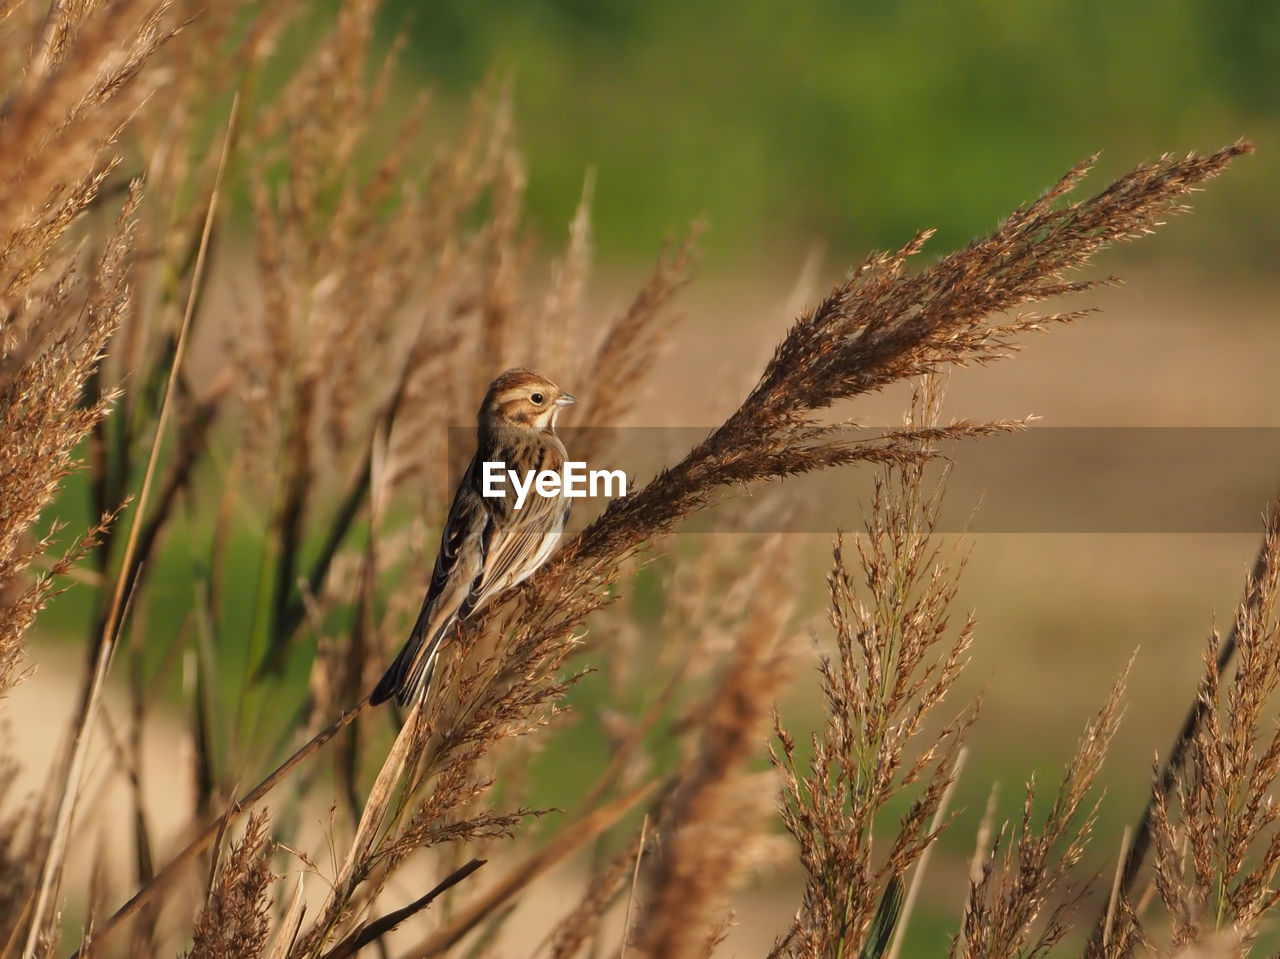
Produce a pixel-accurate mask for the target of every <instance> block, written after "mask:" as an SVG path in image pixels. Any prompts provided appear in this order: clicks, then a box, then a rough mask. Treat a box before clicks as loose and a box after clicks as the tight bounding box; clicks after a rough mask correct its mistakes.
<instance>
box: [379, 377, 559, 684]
mask: <svg viewBox="0 0 1280 959" xmlns="http://www.w3.org/2000/svg"><path fill="white" fill-rule="evenodd" d="M574 402H575V400H574V398H573V397H572V396H570V395H569V394H567V393H564V392H562V391H561V390H560V389H559V388H558V387H557V386H556V385H555V384H554V383H552V382H551V381H550V380H547V379H546V378H544V377H542V376H539V375H538V374H537V373H534V372H531V371H530V370H525V369H516V370H508V371H507V372H505V373H503V374H502V375H501V376H499V377H498V378H497V379H496V380H494V381H493V383H492V384H490V386H489V390H488V392H487V393H486V394H485V398H484V402H483V403H482V404H481V406H480V412H479V415H478V417H477V427H476V454H475V456H474V457H473V458H472V460H471V465H470V466H469V467H467V471H466V473H465V474H463V477H462V481H461V482H460V483H459V484H458V489H457V491H456V492H455V493H454V496H453V505H452V506H451V507H450V508H449V517H448V519H447V520H446V521H445V525H444V531H443V532H442V534H441V536H440V551H439V553H437V555H436V565H435V570H434V572H433V573H432V575H431V583H430V585H429V586H428V588H427V595H426V598H425V599H424V600H423V602H422V610H421V612H419V613H418V620H417V622H416V623H415V624H414V627H413V632H412V633H410V634H409V640H408V642H406V643H405V646H404V649H402V650H401V651H400V655H399V656H397V657H396V659H395V662H393V663H392V664H391V668H390V669H388V670H387V672H386V674H385V675H384V676H383V677H382V679H381V680H380V681H379V683H378V685H377V687H376V688H375V689H374V691H373V694H372V696H371V697H370V698H371V701H372V702H373V704H374V705H377V704H378V703H381V702H383V701H385V700H387V699H390V698H392V697H393V696H394V697H395V700H396V702H397V703H398V704H399V705H400V706H402V707H408V706H410V705H412V704H413V703H414V702H416V701H417V700H419V699H420V698H421V697H422V696H423V695H424V694H425V692H426V689H427V686H428V684H429V683H430V681H431V675H432V673H433V672H434V670H435V664H436V658H437V657H438V656H439V653H440V645H441V643H442V642H443V641H444V640H445V638H446V637H447V636H448V635H449V633H450V632H451V630H452V629H453V627H454V625H455V624H456V623H457V622H458V621H459V620H462V619H466V618H467V617H468V616H470V615H471V614H472V613H474V612H476V611H477V610H479V609H482V608H483V607H484V606H485V605H486V604H487V603H489V602H490V601H491V600H492V599H494V598H495V597H496V596H498V595H500V594H501V593H503V592H505V591H506V590H508V589H510V588H511V587H513V586H515V585H516V584H518V583H520V582H522V581H523V580H525V579H526V578H528V577H529V576H530V575H532V573H533V572H534V571H535V570H536V569H537V568H538V567H539V566H541V565H542V564H543V563H545V562H546V561H547V559H548V557H550V555H551V553H552V552H553V551H554V550H555V548H556V544H557V543H558V542H559V539H560V534H561V532H562V531H563V530H564V524H565V520H566V519H567V517H568V514H569V505H570V500H568V499H566V498H564V497H563V496H559V497H544V496H540V495H538V493H537V492H536V491H535V490H533V489H530V491H529V494H528V497H527V499H526V500H525V501H524V505H523V507H522V508H521V509H518V510H517V509H515V493H514V491H513V490H512V488H511V485H510V483H507V484H505V485H504V487H503V489H504V490H505V493H506V495H505V496H504V497H486V496H484V495H483V490H484V472H483V471H484V463H485V462H501V463H504V464H506V468H507V469H513V470H517V471H519V473H520V474H521V476H524V475H525V474H526V472H527V471H529V470H534V471H539V470H556V471H559V470H560V468H561V466H562V465H563V464H564V461H565V457H566V453H565V449H564V445H563V444H562V443H561V442H560V438H559V437H558V436H556V433H555V425H556V416H557V415H558V414H559V412H560V411H561V410H562V409H563V408H564V407H566V406H570V405H572V404H573V403H574Z"/></svg>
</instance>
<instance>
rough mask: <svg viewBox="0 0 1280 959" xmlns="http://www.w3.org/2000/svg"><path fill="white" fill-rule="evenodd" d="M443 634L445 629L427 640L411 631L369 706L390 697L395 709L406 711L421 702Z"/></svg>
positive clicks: (372, 695)
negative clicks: (393, 698)
mask: <svg viewBox="0 0 1280 959" xmlns="http://www.w3.org/2000/svg"><path fill="white" fill-rule="evenodd" d="M447 632H448V630H447V629H440V630H437V631H436V633H435V635H434V636H431V637H429V638H428V637H427V636H426V635H425V634H422V633H419V632H418V631H417V630H414V633H413V635H412V636H410V637H409V641H408V642H407V643H405V644H404V649H402V650H400V655H399V656H397V657H396V660H395V662H394V663H392V664H391V668H390V669H388V670H387V671H386V672H385V673H384V674H383V676H382V679H380V680H378V685H377V686H375V687H374V690H373V693H372V694H371V695H370V697H369V702H370V704H371V705H374V706H376V705H378V704H379V703H381V702H385V701H386V700H388V699H390V698H391V697H393V696H394V697H395V700H396V705H397V706H399V707H400V708H401V709H408V708H409V707H410V706H412V705H413V704H414V703H416V702H418V701H419V700H420V699H422V698H423V697H424V696H425V695H426V691H427V687H428V686H429V685H430V684H431V675H432V674H433V673H434V672H435V671H436V659H437V657H438V656H439V655H440V641H441V640H442V639H444V636H445V633H447Z"/></svg>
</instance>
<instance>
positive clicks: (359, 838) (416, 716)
mask: <svg viewBox="0 0 1280 959" xmlns="http://www.w3.org/2000/svg"><path fill="white" fill-rule="evenodd" d="M422 738H423V729H422V700H419V701H418V702H416V703H414V705H413V708H412V709H410V710H409V712H408V713H406V714H405V718H404V722H403V723H402V724H401V726H400V732H399V734H398V735H397V736H396V740H395V742H394V743H393V744H392V746H391V750H390V752H388V754H387V758H386V760H385V761H384V762H383V764H382V768H381V769H380V770H379V771H378V777H377V779H375V780H374V783H373V787H372V788H371V789H370V790H369V798H368V801H367V802H366V803H365V807H364V812H363V813H362V814H361V816H360V822H359V824H358V825H357V826H356V833H355V836H354V837H353V838H352V840H351V848H350V849H349V850H348V851H347V856H346V858H345V859H344V860H343V863H342V867H341V868H340V869H339V870H338V876H337V878H336V879H335V880H334V882H333V892H332V894H331V895H330V897H329V901H328V902H327V903H326V904H325V907H324V909H322V910H321V912H320V916H319V918H318V919H317V921H316V930H314V931H313V933H312V934H311V935H312V936H316V935H318V937H319V939H320V941H321V942H323V941H324V940H325V939H326V938H327V937H328V933H329V931H330V929H331V928H332V926H333V924H334V923H336V922H337V921H338V919H339V917H340V916H341V915H342V912H343V910H344V908H345V907H346V906H347V903H348V902H349V901H350V899H351V895H352V893H353V892H354V891H355V886H356V884H357V883H358V882H359V881H360V879H361V878H363V877H362V876H361V875H360V874H359V873H360V871H362V870H363V869H365V868H367V863H368V857H369V850H370V848H371V847H372V845H373V840H374V836H375V835H376V834H377V831H378V829H379V828H381V826H382V820H383V818H384V817H385V816H386V813H387V809H388V808H389V807H390V805H391V800H392V798H393V796H394V795H395V792H396V787H397V785H398V784H399V783H400V781H401V778H402V776H403V775H404V772H405V769H406V767H407V766H409V757H410V754H411V753H412V752H414V751H416V750H418V749H421V747H422Z"/></svg>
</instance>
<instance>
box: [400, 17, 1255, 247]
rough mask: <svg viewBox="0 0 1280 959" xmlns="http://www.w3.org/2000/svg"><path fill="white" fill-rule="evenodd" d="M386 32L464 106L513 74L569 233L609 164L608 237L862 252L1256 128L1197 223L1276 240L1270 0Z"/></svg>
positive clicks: (972, 229) (535, 174)
mask: <svg viewBox="0 0 1280 959" xmlns="http://www.w3.org/2000/svg"><path fill="white" fill-rule="evenodd" d="M383 26H384V29H385V31H386V34H387V35H388V36H390V35H391V34H392V33H394V32H395V31H397V30H400V29H402V28H403V29H405V30H407V32H408V36H409V39H410V45H409V52H408V55H407V57H406V63H407V65H408V66H409V67H410V69H411V70H412V71H415V72H416V73H417V76H416V79H419V80H426V81H427V82H428V83H430V84H432V85H434V86H436V87H437V88H438V89H439V90H440V91H441V93H442V94H443V95H444V97H445V98H446V100H451V99H453V98H458V99H461V98H463V97H465V96H466V95H467V91H470V90H472V89H474V87H475V84H476V82H477V81H478V80H479V79H481V78H483V77H484V76H485V75H486V74H487V73H489V72H491V71H495V70H496V71H497V73H498V75H499V77H501V78H504V79H509V80H511V81H512V82H513V86H514V93H515V101H516V105H517V110H516V115H517V116H518V117H519V118H520V126H521V129H520V140H521V142H522V144H523V145H524V146H525V148H526V149H527V154H528V157H529V163H530V167H531V169H530V176H529V187H530V196H529V201H530V213H531V216H532V217H533V218H534V221H535V223H536V224H537V225H538V226H539V227H540V228H541V229H542V230H544V231H545V232H547V233H549V234H552V235H555V236H558V235H560V233H561V232H562V231H563V224H564V223H565V222H567V220H568V219H569V217H570V215H571V214H572V210H573V207H574V203H575V202H576V199H577V196H578V193H579V191H580V189H581V184H582V177H583V173H584V170H585V169H586V168H588V167H591V166H594V167H595V168H596V169H597V170H598V173H599V180H598V185H597V191H596V197H597V203H596V206H595V214H596V221H597V226H598V235H599V237H600V240H601V247H602V250H603V251H612V252H614V253H617V252H624V251H645V250H650V249H652V248H653V246H654V244H655V243H656V242H658V241H660V240H661V239H662V237H663V236H665V235H670V234H672V233H674V232H677V231H678V230H679V229H680V228H681V226H682V225H683V224H685V223H687V222H688V221H689V220H690V219H691V218H692V217H694V216H697V215H699V214H706V215H707V217H708V218H709V220H710V222H711V225H712V227H713V229H712V231H711V233H710V235H709V237H708V243H709V246H710V247H711V249H712V251H713V252H714V251H717V250H718V251H721V252H729V253H736V254H749V253H750V252H752V251H753V250H754V249H756V248H758V247H760V246H761V245H763V244H773V243H776V242H777V241H778V240H779V239H782V240H785V239H788V238H792V239H796V240H799V241H801V242H808V241H810V240H812V239H813V238H815V237H819V238H824V239H826V240H828V241H830V242H831V243H832V244H834V245H835V247H836V248H837V249H838V250H839V251H840V252H841V253H842V254H843V253H846V252H847V253H850V254H854V253H857V252H859V251H862V250H864V249H865V248H866V247H867V246H868V245H873V246H877V247H892V246H895V245H897V244H900V243H902V242H904V241H905V240H906V239H908V238H909V236H910V235H911V233H912V232H914V230H915V229H916V228H918V227H919V226H920V224H922V223H933V224H938V225H939V226H941V227H942V235H941V236H940V237H939V247H940V248H947V247H950V246H953V245H955V244H958V243H964V242H965V241H967V240H968V239H969V238H970V237H971V236H974V235H978V234H980V233H983V232H985V231H986V230H988V229H989V228H990V227H991V225H992V224H993V223H994V222H995V221H996V220H997V219H998V218H999V217H1000V216H1002V215H1004V214H1005V213H1007V212H1008V210H1009V209H1011V208H1012V207H1013V206H1015V205H1016V204H1017V203H1019V202H1021V201H1022V200H1023V199H1024V198H1025V197H1027V196H1029V195H1034V194H1035V193H1036V192H1038V191H1039V190H1040V189H1041V188H1043V187H1045V186H1047V185H1048V182H1049V181H1048V178H1049V177H1050V176H1051V175H1052V171H1055V170H1059V169H1063V168H1065V167H1067V166H1070V165H1071V164H1073V163H1075V162H1077V161H1079V160H1080V159H1082V158H1084V157H1085V156H1088V155H1089V154H1091V153H1094V152H1095V151H1098V150H1103V151H1105V153H1104V157H1103V160H1102V165H1101V167H1100V171H1101V173H1102V174H1103V175H1109V174H1114V173H1118V172H1120V171H1121V170H1122V169H1125V168H1127V167H1128V166H1129V165H1131V164H1132V163H1133V162H1134V161H1136V160H1139V159H1143V158H1150V157H1152V156H1154V155H1155V154H1158V153H1160V152H1161V151H1163V150H1167V149H1185V148H1186V147H1187V146H1188V145H1192V144H1195V145H1199V146H1202V147H1204V146H1210V145H1215V144H1217V143H1220V142H1227V141H1230V140H1232V139H1235V138H1236V137H1238V136H1242V135H1247V136H1249V137H1250V138H1251V139H1253V140H1254V141H1255V142H1256V143H1258V145H1259V155H1260V156H1259V162H1255V163H1253V164H1251V165H1250V168H1249V169H1248V170H1242V171H1241V175H1240V176H1239V177H1238V178H1236V179H1235V180H1233V182H1232V183H1230V184H1227V185H1226V186H1225V188H1224V189H1223V190H1222V191H1221V192H1220V193H1219V194H1218V195H1217V197H1216V200H1215V204H1214V206H1213V209H1211V210H1208V209H1206V210H1204V211H1202V212H1203V213H1204V214H1206V215H1207V216H1208V217H1209V218H1210V220H1211V222H1210V223H1207V224H1206V223H1204V222H1202V224H1201V226H1202V229H1203V228H1204V227H1206V226H1209V227H1210V228H1211V229H1212V230H1213V231H1214V233H1215V234H1217V235H1218V237H1220V238H1221V240H1222V243H1221V244H1219V245H1218V248H1219V249H1220V251H1221V252H1222V253H1223V254H1224V255H1226V256H1231V257H1244V258H1246V259H1247V260H1249V261H1250V262H1251V263H1252V264H1253V265H1255V266H1262V265H1263V264H1262V263H1261V262H1260V260H1259V257H1260V254H1259V253H1258V252H1256V251H1264V250H1266V249H1267V248H1268V247H1272V248H1274V245H1275V241H1276V240H1277V239H1280V227H1277V223H1278V222H1280V217H1277V216H1276V212H1277V211H1276V203H1275V202H1274V201H1270V202H1268V201H1265V200H1263V201H1262V202H1259V197H1268V196H1271V197H1274V196H1275V195H1276V194H1277V191H1276V190H1275V189H1274V184H1276V183H1277V182H1278V181H1280V150H1277V149H1272V148H1271V147H1272V145H1273V144H1275V145H1277V146H1280V106H1278V101H1277V99H1276V97H1275V91H1277V90H1280V5H1277V4H1275V3H1273V2H1269V0H1225V2H1215V0H1153V2H1151V3H1147V4H1132V3H1111V2H1108V0H1042V2H1037V3H1024V2H1021V0H950V2H947V3H938V2H936V0H893V2H889V0H862V2H850V0H798V2H795V3H789V4H780V3H757V4H740V3H732V2H729V0H701V2H698V3H684V2H677V0H649V2H646V3H624V2H621V0H598V2H588V0H490V2H486V3H479V4H477V3H470V2H467V0H439V2H433V3H429V4H423V3H419V2H417V0H392V2H390V3H388V4H387V8H386V10H385V11H384V19H383ZM1268 185H1271V186H1268ZM1197 249H1198V250H1199V251H1200V253H1201V254H1202V253H1203V251H1204V249H1205V244H1204V243H1203V237H1201V238H1200V241H1199V242H1198V244H1197ZM1251 249H1252V250H1254V251H1255V252H1254V253H1252V254H1250V253H1249V252H1248V251H1249V250H1251ZM1168 252H1169V251H1168V249H1167V248H1166V249H1162V250H1161V251H1160V252H1159V254H1155V253H1150V254H1148V255H1159V256H1166V255H1167V254H1168Z"/></svg>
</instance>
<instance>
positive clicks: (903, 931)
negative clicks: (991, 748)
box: [887, 746, 969, 959]
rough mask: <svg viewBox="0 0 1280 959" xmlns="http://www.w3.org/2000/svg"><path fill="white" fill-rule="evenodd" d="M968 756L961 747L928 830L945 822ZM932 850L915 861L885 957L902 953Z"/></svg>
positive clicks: (894, 958)
mask: <svg viewBox="0 0 1280 959" xmlns="http://www.w3.org/2000/svg"><path fill="white" fill-rule="evenodd" d="M968 757H969V749H968V747H967V746H966V747H963V748H961V750H960V752H959V753H958V754H957V755H956V763H955V766H954V767H953V768H952V771H951V782H950V783H948V784H947V788H946V790H945V791H944V792H943V794H942V798H941V799H940V800H939V801H938V808H937V811H936V812H934V814H933V820H932V822H930V823H929V832H931V833H934V834H936V833H938V832H940V831H941V829H942V827H943V826H944V825H945V824H946V817H947V815H948V814H949V811H950V809H951V797H952V796H953V795H954V794H955V791H956V784H957V783H958V782H959V781H960V774H961V773H962V772H963V771H964V764H965V760H966V759H968ZM933 850H934V847H933V846H929V847H928V848H927V849H925V851H924V853H923V854H922V855H921V856H920V861H919V862H917V863H916V868H915V872H914V873H912V876H911V885H910V886H908V887H907V895H906V898H905V899H904V900H903V902H902V912H901V914H900V915H899V916H898V922H897V925H896V928H895V929H894V936H893V942H892V944H891V945H890V946H889V951H888V953H887V959H898V956H899V955H901V953H902V943H903V941H904V940H905V939H906V938H907V927H908V926H910V925H911V912H912V910H913V909H914V907H915V904H916V897H917V896H919V895H920V887H921V886H922V885H923V882H924V874H925V870H926V869H928V867H929V858H930V857H931V856H932V855H933Z"/></svg>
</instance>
